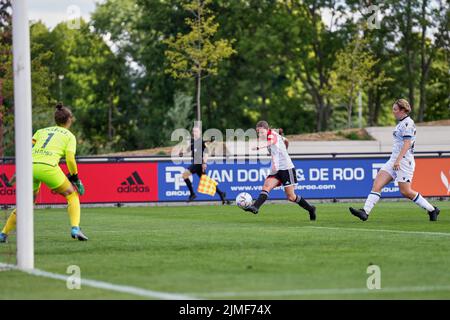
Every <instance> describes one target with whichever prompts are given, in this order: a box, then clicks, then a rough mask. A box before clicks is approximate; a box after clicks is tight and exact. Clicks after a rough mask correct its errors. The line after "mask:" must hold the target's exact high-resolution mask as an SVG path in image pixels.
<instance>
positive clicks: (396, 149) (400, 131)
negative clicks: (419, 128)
mask: <svg viewBox="0 0 450 320" xmlns="http://www.w3.org/2000/svg"><path fill="white" fill-rule="evenodd" d="M393 134H394V144H393V146H392V155H391V158H397V156H398V154H399V153H400V151H401V150H402V147H403V141H404V140H407V139H410V140H411V147H410V148H409V150H408V152H407V153H406V154H405V157H406V158H409V159H411V158H414V143H415V142H416V125H415V124H414V121H413V119H411V118H410V117H409V116H407V117H406V118H403V119H402V120H400V121H399V123H398V124H397V126H396V127H395V129H394V133H393Z"/></svg>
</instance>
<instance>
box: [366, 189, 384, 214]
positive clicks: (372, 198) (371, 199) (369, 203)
mask: <svg viewBox="0 0 450 320" xmlns="http://www.w3.org/2000/svg"><path fill="white" fill-rule="evenodd" d="M380 198H381V193H378V192H373V191H372V192H371V193H370V194H369V195H368V196H367V200H366V203H365V204H364V211H365V212H366V213H367V214H369V213H370V211H372V209H373V207H374V206H375V205H376V204H377V202H378V200H380Z"/></svg>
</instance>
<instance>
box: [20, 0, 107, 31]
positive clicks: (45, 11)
mask: <svg viewBox="0 0 450 320" xmlns="http://www.w3.org/2000/svg"><path fill="white" fill-rule="evenodd" d="M97 2H103V1H102V0H100V1H99V0H32V1H28V9H29V11H28V16H29V18H30V20H34V21H37V20H41V21H42V22H43V23H45V25H47V26H48V27H50V28H54V27H55V26H56V25H57V24H58V23H59V22H61V21H66V20H69V19H70V18H75V17H79V16H81V17H83V19H85V20H89V19H90V15H91V13H92V12H93V11H94V10H95V4H96V3H97Z"/></svg>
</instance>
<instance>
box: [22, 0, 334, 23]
mask: <svg viewBox="0 0 450 320" xmlns="http://www.w3.org/2000/svg"><path fill="white" fill-rule="evenodd" d="M104 1H105V0H32V1H28V6H29V7H28V8H29V13H28V15H29V18H30V20H33V21H38V20H41V21H42V22H43V23H44V24H45V25H46V26H47V27H49V28H54V27H55V26H56V25H57V24H58V23H60V22H61V21H66V20H70V19H71V18H72V19H73V18H75V17H80V16H81V17H83V19H84V20H86V21H89V20H90V15H91V13H92V12H93V11H94V10H95V4H96V3H102V2H104ZM323 15H324V16H323V18H324V20H325V21H327V20H330V18H329V16H330V15H329V13H328V12H324V13H323Z"/></svg>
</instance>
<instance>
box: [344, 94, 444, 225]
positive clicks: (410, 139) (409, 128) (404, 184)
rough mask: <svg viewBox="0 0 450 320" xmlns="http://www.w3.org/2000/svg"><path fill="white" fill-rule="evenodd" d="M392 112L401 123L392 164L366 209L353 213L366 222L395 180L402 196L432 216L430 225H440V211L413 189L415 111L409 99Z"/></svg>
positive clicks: (380, 174) (380, 176) (382, 172)
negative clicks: (412, 114)
mask: <svg viewBox="0 0 450 320" xmlns="http://www.w3.org/2000/svg"><path fill="white" fill-rule="evenodd" d="M392 112H393V114H394V116H395V118H396V119H397V121H398V124H397V126H396V127H395V129H394V145H393V147H392V154H391V157H390V159H389V161H388V162H386V163H385V164H384V166H383V167H382V168H381V170H380V171H379V172H378V174H377V177H376V178H375V181H374V183H373V187H372V192H370V194H369V196H368V197H367V200H366V203H365V204H364V208H363V209H354V208H349V209H350V212H351V213H352V214H353V215H354V216H356V217H358V218H360V219H361V220H363V221H366V220H367V219H368V218H369V213H370V212H371V211H372V209H373V207H374V206H375V205H376V204H377V202H378V200H380V198H381V190H382V189H383V187H384V186H385V185H387V184H388V183H390V182H391V181H392V180H395V181H396V182H398V186H399V188H400V192H401V194H402V195H403V196H404V197H406V198H408V199H410V200H412V201H414V203H415V204H417V205H418V206H419V207H421V208H423V209H425V210H426V211H427V212H428V215H429V217H430V221H436V220H437V217H438V215H439V212H440V210H439V208H436V207H434V206H432V205H431V204H430V203H429V202H428V201H427V200H426V199H425V198H424V197H422V196H421V195H420V193H419V192H417V191H414V190H413V189H412V188H411V182H412V179H413V175H414V168H415V162H414V143H415V141H416V126H415V124H414V121H413V120H412V119H411V118H410V117H409V113H410V112H411V107H410V105H409V103H408V101H406V100H405V99H399V100H397V101H395V103H394V105H393V106H392Z"/></svg>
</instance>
